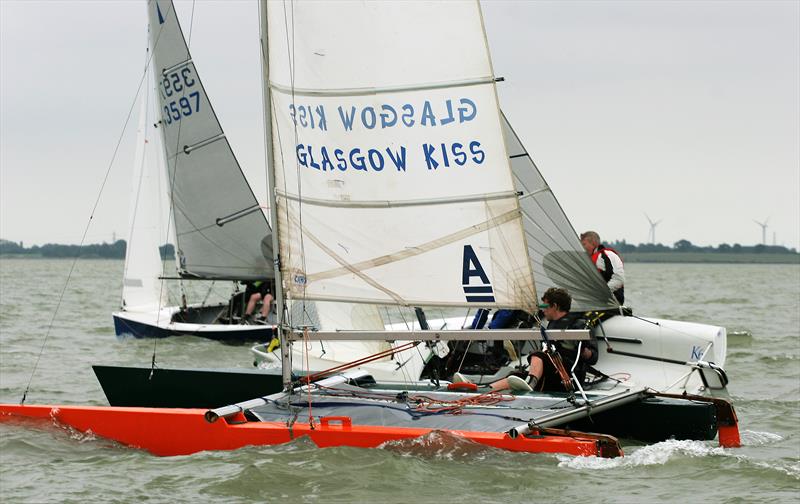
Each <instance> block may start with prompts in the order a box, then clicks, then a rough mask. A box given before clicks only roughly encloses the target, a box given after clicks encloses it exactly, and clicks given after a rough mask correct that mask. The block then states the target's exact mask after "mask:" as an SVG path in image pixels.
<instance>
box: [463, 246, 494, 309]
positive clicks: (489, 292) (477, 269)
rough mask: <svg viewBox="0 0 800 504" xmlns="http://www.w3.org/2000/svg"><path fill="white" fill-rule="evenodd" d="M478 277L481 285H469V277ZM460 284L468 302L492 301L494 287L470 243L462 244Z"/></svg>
mask: <svg viewBox="0 0 800 504" xmlns="http://www.w3.org/2000/svg"><path fill="white" fill-rule="evenodd" d="M472 277H478V279H479V280H480V282H481V285H470V279H471V278H472ZM461 285H462V286H463V287H464V295H465V296H466V299H467V302H468V303H494V301H495V299H494V289H492V283H491V282H490V281H489V276H488V275H487V274H486V271H485V270H484V269H483V266H482V265H481V262H480V261H479V260H478V256H477V254H475V251H474V250H473V249H472V245H464V256H463V261H462V268H461Z"/></svg>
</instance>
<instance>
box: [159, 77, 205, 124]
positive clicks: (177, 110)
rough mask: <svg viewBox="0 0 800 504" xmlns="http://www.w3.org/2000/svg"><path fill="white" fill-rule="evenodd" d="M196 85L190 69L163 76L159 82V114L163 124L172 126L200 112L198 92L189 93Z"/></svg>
mask: <svg viewBox="0 0 800 504" xmlns="http://www.w3.org/2000/svg"><path fill="white" fill-rule="evenodd" d="M196 83H197V79H196V78H195V76H194V75H193V72H192V68H191V67H184V68H181V69H178V70H175V71H174V72H170V73H168V74H164V75H163V76H162V78H161V80H160V82H159V85H158V89H159V91H160V92H161V103H162V104H163V105H164V106H163V107H162V109H161V113H162V114H163V116H164V122H165V123H167V124H172V123H173V122H175V121H180V120H181V119H182V118H183V117H188V116H190V115H192V114H193V113H195V112H198V111H200V91H190V89H191V88H192V87H194V85H195V84H196Z"/></svg>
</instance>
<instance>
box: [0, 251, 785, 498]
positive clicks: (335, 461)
mask: <svg viewBox="0 0 800 504" xmlns="http://www.w3.org/2000/svg"><path fill="white" fill-rule="evenodd" d="M72 264H73V263H72V261H71V260H26V259H3V260H1V261H0V402H14V403H18V402H19V401H20V399H21V397H22V393H23V391H24V390H25V387H26V385H27V384H28V382H29V380H30V390H29V392H28V398H27V401H26V402H27V403H28V404H37V403H39V404H53V403H67V404H94V405H104V404H107V403H106V402H105V397H104V395H103V393H102V390H101V389H100V386H99V384H98V383H97V382H96V380H95V378H94V374H93V373H92V371H91V368H90V367H89V366H90V364H92V363H111V364H121V365H146V364H148V363H149V362H150V359H151V356H152V354H153V351H154V348H155V351H156V355H157V362H158V364H159V365H161V366H162V367H169V366H191V365H196V366H198V367H199V366H225V367H233V366H240V367H247V366H250V365H251V359H250V356H249V351H248V348H247V346H231V345H223V344H220V343H215V342H212V341H205V340H201V339H196V338H191V337H185V338H171V339H168V340H161V341H158V342H154V341H153V340H150V341H136V340H117V339H116V338H115V337H114V331H113V326H112V321H111V315H110V313H111V311H113V310H114V309H116V307H117V306H118V304H119V297H120V294H119V293H120V289H121V276H122V262H121V261H92V260H81V261H78V262H77V264H76V265H75V270H74V271H73V273H72V279H71V281H70V282H69V284H68V286H67V288H66V290H65V292H64V295H63V299H62V301H61V304H60V307H59V308H58V312H57V313H55V314H54V309H55V307H56V304H57V303H58V300H59V298H60V297H61V291H62V289H63V287H64V284H65V280H66V278H67V275H68V273H69V271H70V268H71V267H72ZM626 272H627V274H628V282H627V285H626V288H625V291H626V296H627V297H628V300H629V303H630V304H631V305H632V306H633V307H634V310H635V312H636V313H638V314H640V315H645V314H646V315H651V316H657V317H665V318H674V319H681V320H691V321H701V322H708V323H712V324H719V325H723V326H725V327H727V328H728V332H729V340H728V343H729V349H728V362H727V364H726V366H725V367H726V369H727V371H728V375H729V377H730V379H731V384H730V386H729V390H730V392H731V395H732V398H733V400H734V402H735V405H736V410H737V413H738V415H739V419H740V429H741V433H742V438H743V447H741V448H738V449H722V448H719V447H718V446H717V444H716V442H695V441H666V442H663V443H658V444H655V445H650V446H641V445H635V444H631V443H626V444H625V445H624V449H625V454H626V456H625V457H624V458H620V459H613V460H608V459H596V458H580V457H569V456H562V455H544V454H542V455H539V454H534V455H531V454H518V453H508V452H503V451H497V450H493V449H484V448H479V447H475V446H473V445H470V444H468V443H464V442H461V441H459V440H454V439H449V438H446V437H442V436H430V437H428V438H424V439H420V440H418V441H417V442H415V443H412V444H410V445H403V446H391V447H386V448H383V449H369V450H367V449H356V448H327V449H318V448H316V447H315V446H314V445H313V443H311V442H309V441H308V440H305V439H300V440H297V441H294V442H292V443H289V444H286V445H282V446H271V447H249V448H244V449H241V450H237V451H232V452H205V453H199V454H195V455H190V456H182V457H166V458H160V457H155V456H153V455H150V454H148V453H146V452H144V451H140V450H135V449H129V448H125V447H122V446H119V445H116V444H114V443H112V442H109V441H106V440H103V439H98V438H94V437H92V436H86V435H79V434H76V433H74V432H70V431H69V430H66V429H63V428H60V427H57V426H52V425H51V426H46V425H45V426H37V427H30V426H20V425H18V424H10V423H0V501H2V502H59V503H61V502H87V501H88V502H135V501H136V502H138V501H149V502H170V503H173V502H188V501H196V502H210V501H216V502H257V501H262V502H272V501H282V502H381V503H382V504H388V503H406V502H416V503H428V502H443V503H460V502H475V503H477V502H497V503H513V502H564V501H570V502H592V503H600V502H651V501H663V502H704V503H708V502H800V266H797V265H723V264H711V265H709V264H705V265H692V264H680V265H677V264H627V265H626ZM51 322H52V327H50V328H48V326H50V325H51ZM45 337H46V339H45ZM34 367H35V372H33V370H34Z"/></svg>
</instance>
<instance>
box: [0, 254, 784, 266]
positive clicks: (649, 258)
mask: <svg viewBox="0 0 800 504" xmlns="http://www.w3.org/2000/svg"><path fill="white" fill-rule="evenodd" d="M622 258H623V260H624V261H625V262H628V263H664V264H669V263H672V264H800V254H769V253H764V254H755V253H748V252H745V253H721V252H715V253H707V252H628V253H624V254H622ZM4 259H48V260H65V259H75V257H45V256H43V255H42V254H0V260H4ZM79 259H102V260H105V261H123V260H124V257H102V256H97V255H85V256H80V257H79Z"/></svg>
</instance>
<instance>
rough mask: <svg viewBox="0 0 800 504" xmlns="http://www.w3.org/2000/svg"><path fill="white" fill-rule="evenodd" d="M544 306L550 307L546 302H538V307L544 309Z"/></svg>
mask: <svg viewBox="0 0 800 504" xmlns="http://www.w3.org/2000/svg"><path fill="white" fill-rule="evenodd" d="M545 308H550V305H549V304H548V303H539V309H541V310H544V309H545Z"/></svg>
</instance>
